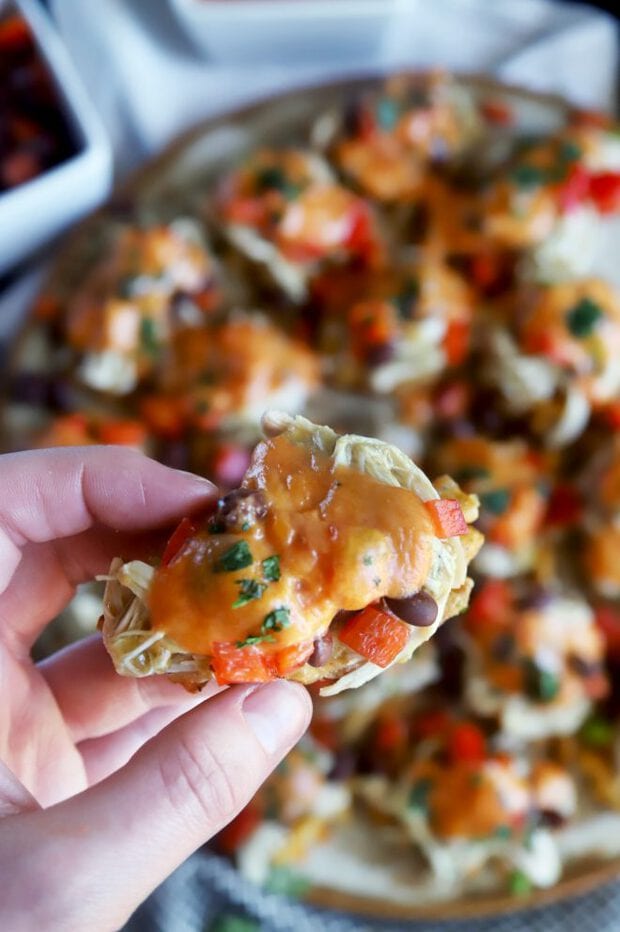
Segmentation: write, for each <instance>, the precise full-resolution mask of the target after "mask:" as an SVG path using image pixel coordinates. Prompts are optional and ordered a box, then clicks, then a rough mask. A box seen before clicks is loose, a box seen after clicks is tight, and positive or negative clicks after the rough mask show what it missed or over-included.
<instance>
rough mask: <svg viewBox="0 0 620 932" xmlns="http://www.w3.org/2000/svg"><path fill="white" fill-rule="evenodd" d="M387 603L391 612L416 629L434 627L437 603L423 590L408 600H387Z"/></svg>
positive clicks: (408, 597)
mask: <svg viewBox="0 0 620 932" xmlns="http://www.w3.org/2000/svg"><path fill="white" fill-rule="evenodd" d="M385 602H386V605H387V607H388V608H389V609H390V611H392V612H394V614H395V615H398V617H399V618H400V619H401V620H402V621H406V622H407V624H408V625H414V626H415V627H416V628H425V627H427V626H428V625H432V624H433V622H434V621H435V619H436V618H437V602H435V599H434V598H433V597H432V595H429V594H428V592H424V591H423V590H422V589H420V591H419V592H416V593H415V594H414V595H410V596H407V598H406V599H386V600H385Z"/></svg>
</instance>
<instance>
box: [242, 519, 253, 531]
mask: <svg viewBox="0 0 620 932" xmlns="http://www.w3.org/2000/svg"><path fill="white" fill-rule="evenodd" d="M251 527H252V525H251V524H250V522H249V521H244V522H243V524H242V525H241V530H242V531H249V530H250V528H251Z"/></svg>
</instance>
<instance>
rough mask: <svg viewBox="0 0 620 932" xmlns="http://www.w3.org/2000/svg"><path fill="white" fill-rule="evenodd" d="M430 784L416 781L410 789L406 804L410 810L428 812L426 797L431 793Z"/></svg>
mask: <svg viewBox="0 0 620 932" xmlns="http://www.w3.org/2000/svg"><path fill="white" fill-rule="evenodd" d="M431 786H432V783H431V781H430V780H427V779H422V780H417V781H416V782H415V783H414V784H413V786H412V787H411V791H410V793H409V799H408V800H407V803H408V805H409V808H410V809H417V810H418V811H419V812H422V813H426V812H428V795H429V793H430V791H431Z"/></svg>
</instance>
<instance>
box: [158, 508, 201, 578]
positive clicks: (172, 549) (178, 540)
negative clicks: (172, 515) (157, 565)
mask: <svg viewBox="0 0 620 932" xmlns="http://www.w3.org/2000/svg"><path fill="white" fill-rule="evenodd" d="M196 531H197V528H196V525H195V524H192V522H191V521H190V519H189V518H183V519H182V520H181V522H180V524H179V525H178V527H177V528H176V530H175V531H173V532H172V534H171V536H170V538H169V539H168V543H167V544H166V549H165V550H164V555H163V557H162V558H161V563H162V566H168V565H169V564H170V563H172V561H173V560H174V558H175V557H176V555H177V554H178V553H179V551H180V550H181V548H182V547H183V545H184V544H185V542H186V541H187V540H189V538H190V537H192V536H193V535H194V534H195V533H196Z"/></svg>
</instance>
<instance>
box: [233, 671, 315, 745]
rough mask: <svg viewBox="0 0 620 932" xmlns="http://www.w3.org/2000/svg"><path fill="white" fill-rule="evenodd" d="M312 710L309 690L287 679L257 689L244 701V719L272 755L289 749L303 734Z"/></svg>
mask: <svg viewBox="0 0 620 932" xmlns="http://www.w3.org/2000/svg"><path fill="white" fill-rule="evenodd" d="M310 712H311V708H310V697H309V696H308V693H307V692H306V691H305V689H303V688H302V687H301V686H298V685H297V684H296V683H288V682H287V681H286V680H276V681H275V682H274V683H268V684H267V685H265V686H261V687H259V689H255V690H254V691H253V692H251V693H250V694H249V695H248V696H247V697H246V699H245V700H244V702H243V714H244V716H245V720H246V722H247V723H248V725H249V726H250V728H251V729H252V731H253V732H254V734H255V735H256V738H257V739H258V741H259V743H260V744H261V745H262V746H263V748H264V749H265V751H266V752H267V754H269V755H272V754H275V753H276V752H278V751H280V752H282V751H285V750H287V749H288V748H289V747H290V746H291V744H293V743H294V742H295V741H296V740H297V738H299V737H300V736H301V734H302V732H303V730H304V728H305V727H306V726H307V725H308V722H309V720H310Z"/></svg>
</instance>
